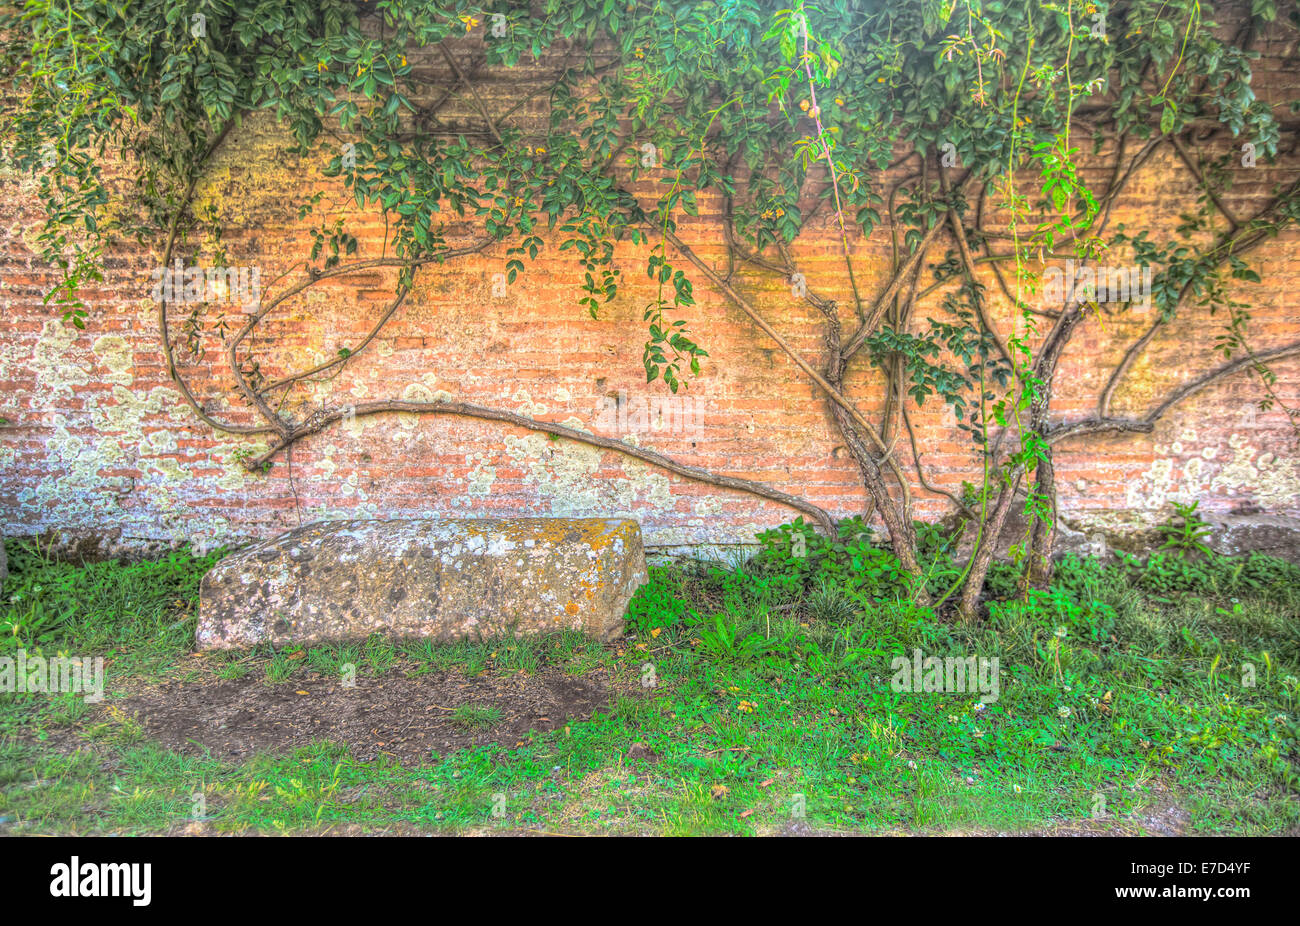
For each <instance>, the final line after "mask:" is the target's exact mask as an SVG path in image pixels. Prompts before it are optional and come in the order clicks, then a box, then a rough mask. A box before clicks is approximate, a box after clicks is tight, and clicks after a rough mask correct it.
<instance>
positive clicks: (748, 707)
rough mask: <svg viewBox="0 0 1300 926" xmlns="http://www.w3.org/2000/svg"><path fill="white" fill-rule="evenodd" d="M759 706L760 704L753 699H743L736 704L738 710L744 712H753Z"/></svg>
mask: <svg viewBox="0 0 1300 926" xmlns="http://www.w3.org/2000/svg"><path fill="white" fill-rule="evenodd" d="M757 706H758V705H756V704H754V702H752V701H741V702H740V703H739V704H737V705H736V710H738V711H740V712H741V713H742V714H752V713H754V708H755V707H757Z"/></svg>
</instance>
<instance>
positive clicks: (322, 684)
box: [115, 670, 611, 765]
mask: <svg viewBox="0 0 1300 926" xmlns="http://www.w3.org/2000/svg"><path fill="white" fill-rule="evenodd" d="M610 696H611V690H610V686H609V684H608V680H607V679H605V678H604V677H603V673H599V672H597V673H593V674H589V675H585V676H581V677H575V676H570V675H566V674H564V673H563V672H560V671H556V670H548V671H543V672H539V673H537V674H534V675H515V676H496V677H493V676H487V675H482V676H468V675H464V674H461V673H459V672H456V671H450V672H436V673H429V674H427V675H419V676H404V675H401V674H399V673H396V672H389V673H386V674H384V675H380V676H376V677H358V678H357V679H356V686H355V687H351V688H349V687H344V686H343V685H342V684H341V683H340V680H339V679H337V678H325V677H319V676H318V677H315V678H306V679H294V680H292V681H290V682H288V683H286V684H281V685H268V684H267V683H266V682H265V681H264V680H263V679H259V678H242V679H233V680H227V681H217V682H213V683H206V684H205V683H194V682H188V683H182V682H171V683H167V684H163V685H160V686H157V687H153V688H148V689H143V690H138V691H136V692H134V693H133V694H132V695H131V696H130V697H129V698H127V699H124V700H122V701H119V702H116V705H115V706H116V707H117V708H119V709H120V710H122V711H123V712H125V713H126V714H130V715H134V716H135V718H136V719H137V721H138V722H139V723H140V724H141V725H142V727H143V728H144V731H145V732H146V734H147V735H148V736H149V738H150V739H154V740H157V741H158V742H159V743H161V744H163V745H164V746H167V747H168V748H170V749H173V750H175V751H177V752H181V753H188V754H191V755H205V754H208V753H210V754H211V755H212V756H214V757H215V758H220V759H230V760H239V759H244V758H247V757H248V756H250V755H252V754H253V753H256V752H270V753H277V754H279V753H285V752H291V751H292V750H294V749H297V748H299V747H302V746H307V745H309V744H310V743H312V742H316V741H320V740H328V741H330V742H334V743H342V744H346V745H347V746H348V747H349V749H350V751H351V753H352V755H353V757H354V758H356V759H357V760H359V761H362V762H366V761H370V760H372V759H375V758H376V757H378V756H380V755H386V756H390V757H392V758H395V759H397V760H399V761H401V762H403V763H405V764H410V765H419V764H426V763H428V762H429V760H430V753H431V752H432V751H435V750H436V751H437V752H439V753H447V752H449V751H451V750H454V749H461V748H464V747H466V746H482V745H487V744H490V743H497V744H500V745H502V746H507V747H511V746H516V745H519V744H521V743H523V742H525V741H527V739H528V738H529V737H530V736H531V735H532V734H533V733H534V732H545V731H550V730H554V729H556V728H558V727H562V726H564V725H565V724H566V723H569V722H571V721H574V720H582V719H586V718H588V717H590V716H591V715H592V714H594V713H596V712H597V711H601V710H606V709H607V708H608V706H609V703H610ZM464 707H469V708H481V709H495V711H499V712H500V716H499V719H494V720H493V721H492V722H490V723H481V725H479V726H472V725H467V724H465V723H464V722H463V718H462V719H460V722H458V718H459V717H460V715H458V714H457V713H456V708H464ZM494 717H495V714H494Z"/></svg>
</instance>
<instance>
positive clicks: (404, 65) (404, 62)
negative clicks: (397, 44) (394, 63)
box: [402, 55, 406, 67]
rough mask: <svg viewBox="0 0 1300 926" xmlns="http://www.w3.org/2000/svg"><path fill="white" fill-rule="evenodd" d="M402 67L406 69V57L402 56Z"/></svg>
mask: <svg viewBox="0 0 1300 926" xmlns="http://www.w3.org/2000/svg"><path fill="white" fill-rule="evenodd" d="M402 67H406V55H402Z"/></svg>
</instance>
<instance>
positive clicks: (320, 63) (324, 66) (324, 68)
mask: <svg viewBox="0 0 1300 926" xmlns="http://www.w3.org/2000/svg"><path fill="white" fill-rule="evenodd" d="M329 69H330V66H329V65H328V64H326V63H325V62H324V61H317V62H316V73H318V74H319V73H320V72H321V71H328V70H329Z"/></svg>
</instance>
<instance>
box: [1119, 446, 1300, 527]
mask: <svg viewBox="0 0 1300 926" xmlns="http://www.w3.org/2000/svg"><path fill="white" fill-rule="evenodd" d="M1179 438H1180V439H1179V440H1177V441H1174V442H1173V443H1171V444H1169V445H1164V444H1160V443H1157V444H1155V445H1154V450H1155V452H1156V454H1157V455H1158V458H1157V459H1155V460H1153V461H1152V463H1151V465H1150V466H1149V467H1148V468H1147V470H1146V472H1144V473H1139V474H1136V478H1134V479H1132V480H1130V482H1129V484H1128V490H1127V492H1126V495H1125V502H1126V504H1127V506H1128V507H1129V508H1131V509H1134V510H1145V511H1158V510H1161V509H1164V508H1166V507H1167V506H1168V505H1169V504H1170V503H1173V502H1177V503H1180V504H1189V503H1191V502H1194V501H1196V500H1198V499H1204V498H1206V497H1209V496H1212V495H1225V496H1232V497H1242V498H1247V499H1249V500H1251V501H1253V502H1254V503H1256V504H1258V505H1260V506H1262V507H1264V508H1269V509H1274V510H1292V509H1295V508H1296V507H1297V506H1300V472H1298V471H1297V468H1296V463H1295V461H1294V460H1293V459H1291V458H1289V457H1282V456H1279V455H1277V454H1276V453H1273V452H1272V451H1270V450H1266V449H1263V448H1260V447H1258V446H1254V445H1252V444H1251V442H1250V441H1249V440H1248V439H1247V437H1246V436H1244V435H1241V434H1233V435H1231V436H1230V437H1229V438H1228V446H1227V448H1224V447H1222V446H1220V445H1217V444H1206V445H1205V446H1202V447H1198V446H1196V443H1195V441H1196V432H1195V431H1192V430H1185V431H1183V432H1182V433H1181V434H1180V435H1179Z"/></svg>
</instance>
